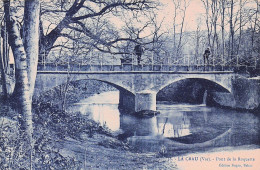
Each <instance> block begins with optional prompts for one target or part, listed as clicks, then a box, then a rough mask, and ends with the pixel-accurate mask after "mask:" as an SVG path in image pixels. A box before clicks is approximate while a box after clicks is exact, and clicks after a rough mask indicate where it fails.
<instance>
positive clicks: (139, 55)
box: [134, 44, 144, 65]
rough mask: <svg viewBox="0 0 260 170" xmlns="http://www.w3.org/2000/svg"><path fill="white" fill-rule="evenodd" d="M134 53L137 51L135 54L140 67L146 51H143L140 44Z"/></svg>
mask: <svg viewBox="0 0 260 170" xmlns="http://www.w3.org/2000/svg"><path fill="white" fill-rule="evenodd" d="M134 51H135V54H136V55H137V62H138V65H140V63H141V56H142V54H143V52H144V50H143V48H142V46H141V45H140V44H138V45H136V46H135V49H134Z"/></svg>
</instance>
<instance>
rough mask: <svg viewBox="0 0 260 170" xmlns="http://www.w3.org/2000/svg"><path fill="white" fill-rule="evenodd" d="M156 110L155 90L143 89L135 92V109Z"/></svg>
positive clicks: (137, 110)
mask: <svg viewBox="0 0 260 170" xmlns="http://www.w3.org/2000/svg"><path fill="white" fill-rule="evenodd" d="M142 110H152V111H156V92H155V91H150V90H144V91H141V92H137V93H136V94H135V111H136V112H139V111H142Z"/></svg>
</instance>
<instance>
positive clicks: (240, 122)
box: [75, 91, 259, 144]
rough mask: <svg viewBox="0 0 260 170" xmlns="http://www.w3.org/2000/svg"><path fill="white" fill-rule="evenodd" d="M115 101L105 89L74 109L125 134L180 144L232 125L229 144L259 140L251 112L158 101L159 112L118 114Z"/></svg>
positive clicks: (116, 94)
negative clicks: (136, 114) (173, 141)
mask: <svg viewBox="0 0 260 170" xmlns="http://www.w3.org/2000/svg"><path fill="white" fill-rule="evenodd" d="M118 102H119V92H117V91H116V92H105V93H101V94H97V95H94V96H92V97H89V98H87V99H84V100H82V101H80V102H79V103H76V104H75V108H76V109H78V110H79V111H80V112H81V113H82V114H83V115H86V116H89V117H90V118H92V119H93V120H95V121H96V122H99V123H100V124H101V125H102V126H106V127H107V128H109V129H110V130H112V131H118V130H120V131H123V132H124V134H126V136H127V137H130V136H139V137H142V136H143V137H144V138H146V137H148V136H149V137H151V138H153V137H158V136H161V137H167V138H171V139H172V140H175V141H178V142H182V143H202V142H206V141H209V140H212V139H214V138H216V137H217V136H219V135H221V134H223V133H225V132H226V131H227V130H228V129H230V128H231V127H232V128H233V131H234V134H232V138H231V139H230V141H232V143H233V142H234V144H238V143H239V142H240V144H241V142H242V143H245V141H246V143H252V142H253V143H259V141H257V139H258V137H259V133H258V131H259V127H258V124H259V120H258V118H257V117H256V116H254V115H253V114H251V113H237V112H236V111H231V110H225V109H219V108H214V107H207V106H205V105H203V104H202V105H190V104H169V103H165V102H164V103H157V110H159V111H160V112H161V114H160V115H158V116H156V117H153V118H137V117H134V116H132V115H130V114H127V113H120V111H119V110H118ZM232 133H233V132H232ZM233 138H234V139H233Z"/></svg>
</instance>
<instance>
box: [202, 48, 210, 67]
mask: <svg viewBox="0 0 260 170" xmlns="http://www.w3.org/2000/svg"><path fill="white" fill-rule="evenodd" d="M209 55H210V51H209V48H207V49H206V50H205V52H204V54H203V59H204V65H205V64H206V60H207V64H209Z"/></svg>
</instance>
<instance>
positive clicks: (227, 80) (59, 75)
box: [35, 69, 235, 112]
mask: <svg viewBox="0 0 260 170" xmlns="http://www.w3.org/2000/svg"><path fill="white" fill-rule="evenodd" d="M234 76H235V73H234V72H233V71H164V70H157V71H154V70H151V71H150V70H148V71H132V70H130V71H124V70H119V71H118V70H117V71H81V70H76V71H69V72H68V71H57V70H39V69H38V74H37V79H36V85H35V86H36V87H35V94H36V95H38V94H39V93H41V92H43V91H46V90H48V89H51V88H53V87H55V86H58V85H61V84H64V83H66V82H67V79H68V77H69V78H70V81H77V80H84V79H93V80H99V81H102V82H106V83H108V84H110V85H112V86H114V87H116V88H117V89H118V90H119V91H120V101H119V106H125V107H128V108H135V109H134V110H135V111H136V112H138V111H141V110H154V111H155V110H156V94H157V93H158V92H159V91H160V90H161V89H163V88H164V87H166V86H168V85H170V84H172V83H174V82H177V81H180V80H183V79H194V78H196V79H204V80H208V81H211V82H214V83H216V84H218V85H219V86H221V87H223V88H224V89H226V91H227V92H229V93H232V79H233V77H234Z"/></svg>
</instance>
